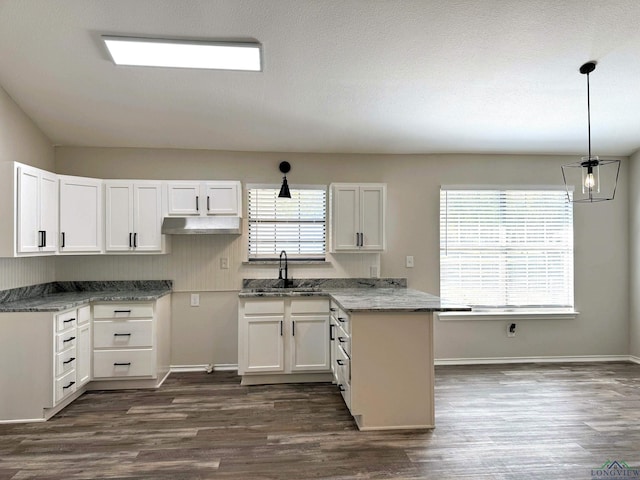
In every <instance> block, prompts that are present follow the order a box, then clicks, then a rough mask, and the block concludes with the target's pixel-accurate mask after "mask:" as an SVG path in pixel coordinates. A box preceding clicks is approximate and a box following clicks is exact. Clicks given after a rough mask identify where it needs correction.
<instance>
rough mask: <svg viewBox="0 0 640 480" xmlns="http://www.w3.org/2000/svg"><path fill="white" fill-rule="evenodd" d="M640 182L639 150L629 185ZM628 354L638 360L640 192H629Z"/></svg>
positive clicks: (631, 161)
mask: <svg viewBox="0 0 640 480" xmlns="http://www.w3.org/2000/svg"><path fill="white" fill-rule="evenodd" d="M639 182H640V150H638V151H637V152H636V153H634V154H633V155H632V156H631V159H630V161H629V184H630V185H639ZM629 244H630V246H629V268H630V275H629V277H630V279H629V292H630V293H629V298H630V306H629V354H630V355H632V356H634V357H636V359H638V360H640V296H639V295H638V292H640V190H638V189H637V188H633V189H631V190H630V191H629Z"/></svg>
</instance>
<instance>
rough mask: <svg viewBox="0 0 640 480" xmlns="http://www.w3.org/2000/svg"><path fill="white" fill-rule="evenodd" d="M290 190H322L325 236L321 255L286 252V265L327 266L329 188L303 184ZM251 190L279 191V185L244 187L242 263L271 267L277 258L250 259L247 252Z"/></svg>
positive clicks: (252, 184)
mask: <svg viewBox="0 0 640 480" xmlns="http://www.w3.org/2000/svg"><path fill="white" fill-rule="evenodd" d="M289 188H290V189H291V190H323V191H324V193H325V208H324V227H325V235H324V253H323V254H322V255H320V254H318V255H302V254H295V253H291V254H290V253H289V252H287V261H288V263H290V264H291V263H299V264H310V265H312V264H316V265H317V264H327V263H330V262H328V261H327V241H328V240H327V235H328V234H327V229H328V221H329V206H328V201H329V187H328V185H323V184H303V185H298V184H296V185H294V186H290V187H289ZM252 189H272V190H280V184H275V183H249V184H247V185H246V188H245V190H246V196H247V240H246V244H245V247H246V248H245V254H246V259H247V260H246V262H243V264H245V265H254V266H260V265H273V264H278V263H279V257H278V256H277V255H276V256H274V257H267V256H261V257H252V256H251V254H250V252H249V250H250V244H249V237H250V236H249V233H248V232H249V228H250V224H251V219H250V218H249V191H250V190H252Z"/></svg>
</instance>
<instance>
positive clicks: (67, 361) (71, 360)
mask: <svg viewBox="0 0 640 480" xmlns="http://www.w3.org/2000/svg"><path fill="white" fill-rule="evenodd" d="M75 359H76V357H71V358H70V359H69V360H66V361H64V362H62V364H63V365H67V364H69V363H71V362H73V361H74V360H75Z"/></svg>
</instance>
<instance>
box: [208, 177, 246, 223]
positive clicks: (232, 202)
mask: <svg viewBox="0 0 640 480" xmlns="http://www.w3.org/2000/svg"><path fill="white" fill-rule="evenodd" d="M238 187H239V186H238V183H237V182H209V183H206V184H205V198H204V200H205V209H206V213H207V215H240V211H239V210H240V205H239V204H238V198H239V188H238Z"/></svg>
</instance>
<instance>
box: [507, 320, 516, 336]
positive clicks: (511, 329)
mask: <svg viewBox="0 0 640 480" xmlns="http://www.w3.org/2000/svg"><path fill="white" fill-rule="evenodd" d="M515 336H516V324H515V323H510V324H508V325H507V337H509V338H513V337H515Z"/></svg>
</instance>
